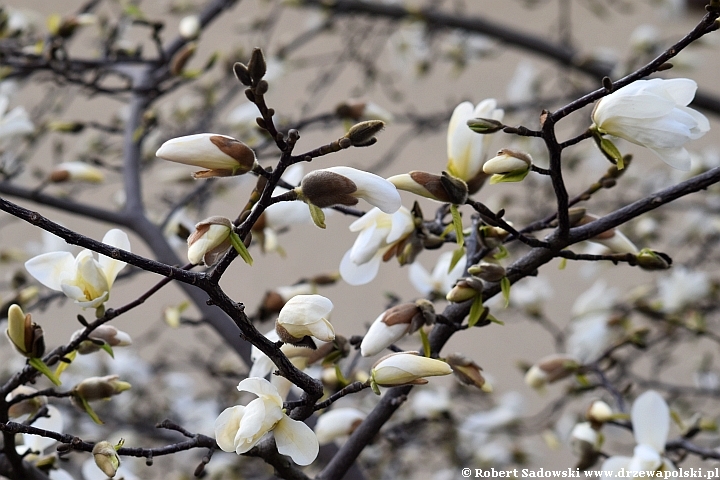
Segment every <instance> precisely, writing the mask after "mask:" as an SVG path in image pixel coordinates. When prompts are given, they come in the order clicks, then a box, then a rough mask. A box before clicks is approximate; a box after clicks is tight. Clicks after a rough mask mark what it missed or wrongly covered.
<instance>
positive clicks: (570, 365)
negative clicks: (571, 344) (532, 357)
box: [525, 354, 580, 389]
mask: <svg viewBox="0 0 720 480" xmlns="http://www.w3.org/2000/svg"><path fill="white" fill-rule="evenodd" d="M579 366H580V365H579V364H578V362H577V360H576V359H575V358H573V357H571V356H569V355H561V354H555V355H549V356H547V357H545V358H543V359H541V360H539V361H538V362H537V363H536V364H535V365H533V366H532V367H530V369H529V370H528V371H527V373H526V374H525V383H527V384H528V385H529V386H530V387H532V388H535V389H540V388H542V387H544V386H545V385H546V384H548V383H553V382H556V381H558V380H562V379H563V378H566V377H568V376H570V375H572V374H573V373H575V372H576V371H577V369H578V367H579Z"/></svg>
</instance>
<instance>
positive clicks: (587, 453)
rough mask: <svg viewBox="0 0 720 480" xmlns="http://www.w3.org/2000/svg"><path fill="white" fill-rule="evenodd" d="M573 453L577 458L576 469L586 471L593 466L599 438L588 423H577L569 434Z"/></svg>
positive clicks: (596, 456) (598, 446)
mask: <svg viewBox="0 0 720 480" xmlns="http://www.w3.org/2000/svg"><path fill="white" fill-rule="evenodd" d="M570 444H571V445H572V449H573V452H574V453H575V455H577V456H578V457H579V462H578V465H577V468H580V469H583V470H586V469H587V468H589V467H591V466H592V465H594V464H595V462H596V461H597V458H598V451H599V448H600V445H599V444H600V436H599V435H598V432H597V431H596V430H595V429H594V428H593V427H592V426H591V425H590V423H589V422H583V423H578V424H577V425H575V427H574V428H573V429H572V432H571V433H570Z"/></svg>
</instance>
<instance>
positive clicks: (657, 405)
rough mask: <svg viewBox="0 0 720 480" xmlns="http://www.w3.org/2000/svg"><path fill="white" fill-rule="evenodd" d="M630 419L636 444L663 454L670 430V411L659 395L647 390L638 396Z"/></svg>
mask: <svg viewBox="0 0 720 480" xmlns="http://www.w3.org/2000/svg"><path fill="white" fill-rule="evenodd" d="M631 417H632V425H633V432H634V435H635V440H636V441H637V443H638V444H646V445H649V446H651V447H652V448H654V449H655V451H656V452H664V451H665V442H666V441H667V438H668V431H669V430H670V409H669V408H668V405H667V403H665V400H664V399H663V398H662V397H661V396H660V394H659V393H657V392H656V391H654V390H648V391H647V392H645V393H643V394H642V395H640V396H639V397H638V398H637V399H636V400H635V403H634V404H633V406H632V413H631Z"/></svg>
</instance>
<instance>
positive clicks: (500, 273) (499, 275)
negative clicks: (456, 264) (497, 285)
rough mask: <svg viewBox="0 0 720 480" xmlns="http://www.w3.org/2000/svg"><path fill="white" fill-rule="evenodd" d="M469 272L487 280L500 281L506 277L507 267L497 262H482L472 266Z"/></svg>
mask: <svg viewBox="0 0 720 480" xmlns="http://www.w3.org/2000/svg"><path fill="white" fill-rule="evenodd" d="M468 273H469V274H470V275H474V276H476V277H480V278H481V279H483V280H485V281H486V282H499V281H500V280H502V279H503V277H505V268H503V266H502V265H498V264H497V263H490V262H480V263H476V264H475V265H472V266H470V267H469V268H468Z"/></svg>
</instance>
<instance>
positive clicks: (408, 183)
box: [388, 170, 468, 205]
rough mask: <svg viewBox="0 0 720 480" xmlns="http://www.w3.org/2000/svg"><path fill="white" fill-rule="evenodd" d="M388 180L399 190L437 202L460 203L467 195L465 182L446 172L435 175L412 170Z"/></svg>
mask: <svg viewBox="0 0 720 480" xmlns="http://www.w3.org/2000/svg"><path fill="white" fill-rule="evenodd" d="M388 181H389V182H390V183H392V184H393V185H395V187H396V188H398V189H399V190H405V191H407V192H411V193H414V194H416V195H420V196H422V197H426V198H430V199H432V200H437V201H438V202H444V203H452V204H454V205H462V204H464V203H465V201H466V200H467V196H468V188H467V185H466V184H465V182H463V181H462V180H460V179H459V178H455V177H452V176H450V175H448V173H447V172H442V175H435V174H432V173H427V172H421V171H419V170H413V171H411V172H410V173H404V174H400V175H395V176H393V177H390V178H388Z"/></svg>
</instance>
